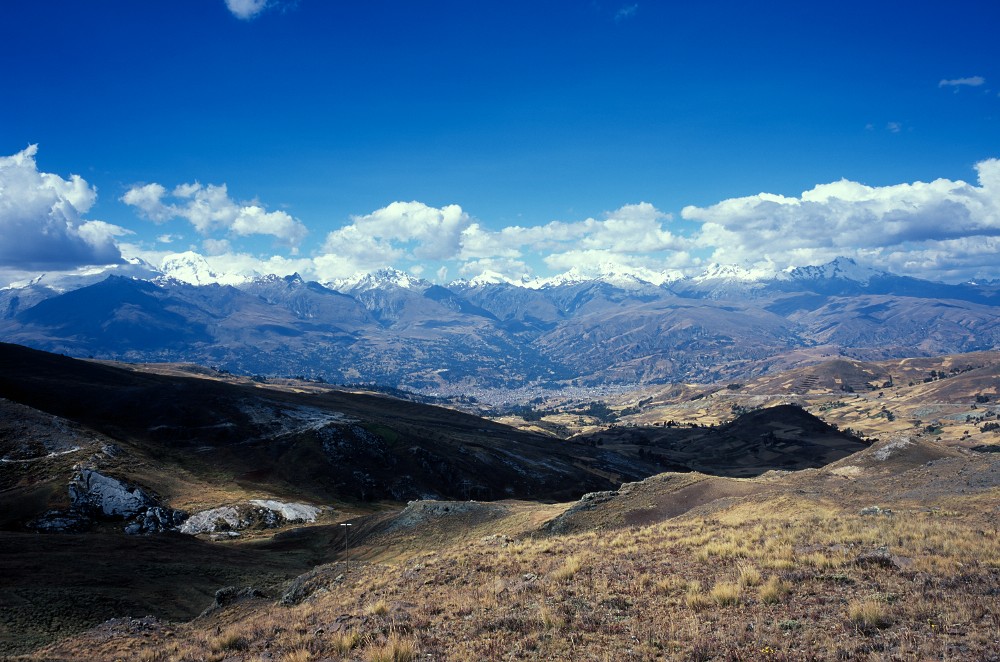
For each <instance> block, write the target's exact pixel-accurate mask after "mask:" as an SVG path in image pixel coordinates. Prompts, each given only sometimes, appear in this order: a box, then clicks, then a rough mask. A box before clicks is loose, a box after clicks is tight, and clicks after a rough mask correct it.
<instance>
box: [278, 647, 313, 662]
mask: <svg viewBox="0 0 1000 662" xmlns="http://www.w3.org/2000/svg"><path fill="white" fill-rule="evenodd" d="M311 659H312V653H310V652H309V649H308V648H297V649H295V650H293V651H289V652H287V653H285V654H284V655H283V656H282V657H281V662H309V660H311Z"/></svg>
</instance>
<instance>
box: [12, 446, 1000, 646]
mask: <svg viewBox="0 0 1000 662" xmlns="http://www.w3.org/2000/svg"><path fill="white" fill-rule="evenodd" d="M459 505H460V506H461V507H455V504H448V503H442V502H420V503H418V504H411V506H409V507H407V508H406V509H404V510H403V511H402V512H400V513H398V514H396V515H389V514H385V515H380V516H377V517H375V518H367V519H363V520H355V525H356V526H357V527H358V529H357V535H356V536H355V537H354V538H353V541H352V543H351V559H350V565H349V566H348V564H347V562H346V559H344V558H342V559H339V560H337V561H335V562H333V563H329V564H325V565H321V566H319V567H317V568H315V569H313V570H311V571H309V572H307V573H305V574H303V575H301V576H300V577H299V578H297V579H296V580H295V581H293V582H290V583H289V584H287V585H286V586H285V587H284V589H282V591H279V592H275V593H271V594H269V595H266V596H263V595H258V596H256V597H253V596H250V595H247V596H246V597H244V598H242V599H237V600H235V601H234V602H233V603H232V604H230V605H229V606H227V607H222V608H219V609H216V610H215V611H214V612H211V613H207V614H205V615H203V616H201V617H199V618H197V619H195V620H192V621H189V622H184V623H178V622H170V621H167V620H164V619H162V618H151V617H148V618H142V619H139V618H132V619H128V618H121V619H115V620H112V621H108V622H106V623H103V624H101V625H99V626H97V627H95V628H93V629H91V630H88V631H86V632H83V633H81V634H79V635H76V636H73V637H70V638H67V639H64V640H62V641H60V642H58V643H56V644H53V645H51V646H48V647H46V648H44V649H42V650H40V651H38V652H37V653H35V654H34V655H32V656H29V657H28V658H26V659H31V660H38V659H45V660H69V659H75V658H76V657H78V656H80V655H83V654H84V652H86V655H87V656H88V657H89V658H90V659H96V660H112V659H118V658H129V657H137V656H141V657H142V658H143V659H148V660H196V659H208V660H225V659H230V660H252V659H260V657H261V656H264V657H268V658H275V659H285V660H313V659H347V660H376V659H392V660H416V659H422V658H425V657H426V658H433V659H442V660H460V659H508V658H510V659H558V660H563V659H581V658H582V659H591V658H593V659H606V658H613V659H621V660H636V661H638V660H649V659H678V660H689V659H699V660H713V659H764V660H797V659H858V660H879V659H961V660H995V659H996V658H997V656H996V651H997V650H998V647H1000V638H998V634H997V632H998V631H997V612H996V594H997V592H998V591H1000V556H998V555H997V546H996V527H997V525H998V522H997V519H996V513H997V511H998V508H1000V455H997V454H978V453H970V452H968V451H958V450H954V449H948V448H946V447H942V446H940V445H939V444H937V443H935V442H930V441H911V440H906V439H896V440H891V441H885V442H879V443H878V444H876V445H875V446H873V447H872V448H869V449H866V450H864V451H860V452H858V453H856V454H854V455H851V456H849V457H847V458H844V459H843V460H841V461H839V462H837V463H834V464H833V465H830V466H828V467H825V468H822V469H810V470H805V471H801V472H792V473H788V474H768V475H764V476H760V477H758V478H753V479H734V478H719V477H710V476H705V475H704V474H662V475H659V476H656V477H651V478H649V479H646V480H644V481H641V482H638V483H631V484H626V485H623V486H622V487H621V488H620V489H618V490H615V491H613V492H602V493H596V494H592V495H588V496H587V497H585V498H584V499H582V500H581V501H579V502H575V503H566V504H561V505H550V506H543V505H537V504H528V503H523V502H520V503H515V502H502V503H499V504H476V503H467V504H459Z"/></svg>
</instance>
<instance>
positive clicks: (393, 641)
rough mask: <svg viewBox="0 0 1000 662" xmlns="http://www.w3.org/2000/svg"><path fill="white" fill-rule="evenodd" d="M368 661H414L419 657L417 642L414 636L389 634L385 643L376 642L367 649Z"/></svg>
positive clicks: (366, 659) (366, 657) (365, 655)
mask: <svg viewBox="0 0 1000 662" xmlns="http://www.w3.org/2000/svg"><path fill="white" fill-rule="evenodd" d="M364 659H365V661H366V662H413V660H416V659H417V644H416V642H415V641H414V640H413V639H412V638H408V637H403V636H400V635H399V634H398V633H396V632H392V633H390V634H389V638H388V639H387V640H386V641H385V643H383V644H375V645H372V646H369V647H368V648H366V649H365V653H364Z"/></svg>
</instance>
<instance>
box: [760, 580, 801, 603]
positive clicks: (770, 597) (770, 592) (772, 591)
mask: <svg viewBox="0 0 1000 662" xmlns="http://www.w3.org/2000/svg"><path fill="white" fill-rule="evenodd" d="M791 590H792V589H791V586H790V585H789V584H788V582H786V581H784V580H783V579H781V578H780V577H776V576H775V575H771V576H770V577H768V578H767V581H766V582H764V583H763V584H761V586H760V589H759V590H758V591H757V597H758V598H759V599H760V601H761V602H762V603H764V604H766V605H774V604H778V603H779V602H781V601H782V600H784V599H785V596H787V595H788V594H789V593H790V592H791Z"/></svg>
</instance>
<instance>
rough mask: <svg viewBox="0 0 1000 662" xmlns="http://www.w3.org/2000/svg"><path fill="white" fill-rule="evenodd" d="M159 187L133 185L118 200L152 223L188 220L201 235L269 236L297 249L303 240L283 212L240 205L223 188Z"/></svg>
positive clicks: (301, 227)
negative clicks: (170, 200) (223, 232)
mask: <svg viewBox="0 0 1000 662" xmlns="http://www.w3.org/2000/svg"><path fill="white" fill-rule="evenodd" d="M169 196H170V197H172V198H174V202H173V203H170V204H168V203H166V202H164V199H165V198H167V197H168V194H167V190H166V188H164V187H163V186H162V185H160V184H156V183H153V184H144V185H136V186H133V187H132V188H130V189H129V190H128V191H127V192H126V193H125V195H123V196H122V198H121V200H122V202H124V203H125V204H127V205H131V206H133V207H135V208H137V209H138V210H139V213H140V214H141V215H142V216H144V217H145V218H148V219H149V220H151V221H153V222H154V223H164V222H166V221H169V220H171V219H173V218H184V219H187V220H188V221H189V222H190V223H191V225H193V226H194V228H195V229H196V230H197V231H198V232H199V233H200V234H202V235H206V236H207V235H209V234H211V233H213V232H220V231H225V232H229V233H231V234H234V235H238V236H248V235H253V234H261V235H270V236H273V237H277V238H278V239H281V240H283V241H284V242H286V243H288V244H289V245H291V246H297V245H298V244H299V243H300V242H301V241H302V240H303V239H304V238H305V236H306V234H307V232H308V231H307V230H306V227H305V226H304V225H303V224H302V223H301V222H299V221H298V220H296V219H295V218H293V217H291V216H290V215H288V214H287V213H285V212H283V211H273V212H268V211H266V210H265V209H264V208H263V207H262V206H261V205H260V204H259V203H255V202H252V203H247V204H239V203H236V202H234V201H233V200H232V199H231V198H230V197H229V191H228V189H227V187H226V185H225V184H221V185H218V186H216V185H213V184H209V185H208V186H203V185H202V184H200V183H198V182H194V183H192V184H181V185H179V186H177V187H175V188H174V190H173V191H172V192H171V193H170V194H169Z"/></svg>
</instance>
